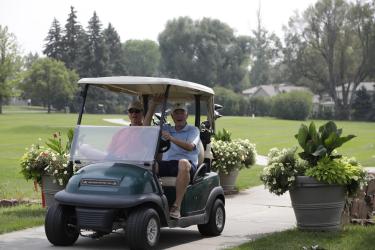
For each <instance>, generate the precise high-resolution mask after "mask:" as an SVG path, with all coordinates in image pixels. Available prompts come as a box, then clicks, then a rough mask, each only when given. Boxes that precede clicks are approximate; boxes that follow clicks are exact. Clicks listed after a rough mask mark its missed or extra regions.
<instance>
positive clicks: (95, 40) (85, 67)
mask: <svg viewBox="0 0 375 250" xmlns="http://www.w3.org/2000/svg"><path fill="white" fill-rule="evenodd" d="M101 26H102V24H101V22H100V20H99V17H98V16H97V14H96V12H94V15H93V16H92V18H91V19H90V21H89V25H88V27H87V32H86V35H85V36H84V37H82V38H83V39H84V40H83V41H82V43H83V51H82V58H81V62H80V68H79V74H80V76H81V77H88V76H90V77H99V76H106V75H108V74H109V72H108V69H107V67H106V62H108V54H107V53H106V48H105V44H104V38H103V34H102V32H101Z"/></svg>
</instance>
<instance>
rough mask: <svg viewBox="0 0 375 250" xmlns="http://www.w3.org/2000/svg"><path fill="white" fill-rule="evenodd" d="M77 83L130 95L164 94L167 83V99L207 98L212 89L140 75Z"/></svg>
mask: <svg viewBox="0 0 375 250" xmlns="http://www.w3.org/2000/svg"><path fill="white" fill-rule="evenodd" d="M78 84H79V85H81V86H84V85H86V84H90V85H95V86H98V87H101V88H105V89H109V90H111V91H115V92H125V93H129V94H131V95H138V96H141V95H155V94H164V93H165V90H166V88H167V86H168V85H170V89H169V96H168V98H169V99H192V97H193V96H195V95H199V96H201V98H202V99H209V98H210V97H212V96H213V95H214V91H213V90H212V89H211V88H209V87H207V86H204V85H201V84H198V83H193V82H188V81H182V80H177V79H170V78H158V77H140V76H113V77H97V78H83V79H81V80H79V81H78Z"/></svg>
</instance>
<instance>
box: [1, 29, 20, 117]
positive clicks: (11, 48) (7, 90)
mask: <svg viewBox="0 0 375 250" xmlns="http://www.w3.org/2000/svg"><path fill="white" fill-rule="evenodd" d="M20 68H21V57H20V55H19V51H18V45H17V41H16V38H15V36H14V35H13V34H12V33H10V32H8V27H7V26H5V27H4V26H2V25H0V114H1V113H2V106H3V102H4V101H5V99H6V98H8V97H9V96H11V92H12V87H14V86H12V85H13V81H12V80H14V79H15V78H16V77H17V74H18V71H19V70H20Z"/></svg>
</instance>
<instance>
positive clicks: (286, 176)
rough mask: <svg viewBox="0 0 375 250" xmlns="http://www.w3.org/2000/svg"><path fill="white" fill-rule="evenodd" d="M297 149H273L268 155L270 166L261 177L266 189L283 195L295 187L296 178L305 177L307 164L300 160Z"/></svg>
mask: <svg viewBox="0 0 375 250" xmlns="http://www.w3.org/2000/svg"><path fill="white" fill-rule="evenodd" d="M296 150H297V148H289V149H286V148H283V149H278V148H272V149H270V151H269V153H268V164H267V166H266V167H265V168H264V169H263V172H262V174H261V176H260V179H261V180H262V182H263V184H264V185H265V187H266V188H267V189H268V190H269V191H270V192H271V193H275V194H277V195H282V194H283V193H285V192H286V191H288V190H289V189H291V188H292V187H293V185H294V182H295V178H296V176H298V175H303V173H304V171H305V168H306V165H307V164H306V162H305V161H302V160H300V159H299V158H298V156H297V154H296Z"/></svg>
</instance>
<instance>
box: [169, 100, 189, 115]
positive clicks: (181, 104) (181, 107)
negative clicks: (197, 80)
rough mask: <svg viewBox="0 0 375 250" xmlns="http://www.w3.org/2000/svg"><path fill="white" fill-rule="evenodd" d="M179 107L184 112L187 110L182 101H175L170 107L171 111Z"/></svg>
mask: <svg viewBox="0 0 375 250" xmlns="http://www.w3.org/2000/svg"><path fill="white" fill-rule="evenodd" d="M179 109H182V110H184V111H185V112H188V110H187V106H186V104H185V103H182V102H177V103H175V104H174V105H173V107H172V113H173V112H175V111H176V110H179Z"/></svg>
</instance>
